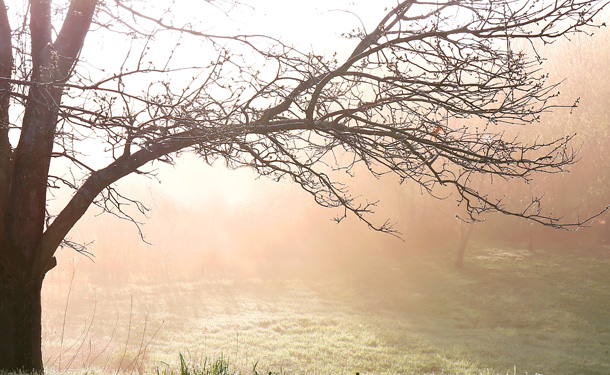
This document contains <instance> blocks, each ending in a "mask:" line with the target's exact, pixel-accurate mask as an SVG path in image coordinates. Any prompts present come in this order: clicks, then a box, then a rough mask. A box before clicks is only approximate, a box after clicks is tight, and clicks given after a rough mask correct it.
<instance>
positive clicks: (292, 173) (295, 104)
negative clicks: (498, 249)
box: [0, 0, 607, 371]
mask: <svg viewBox="0 0 610 375" xmlns="http://www.w3.org/2000/svg"><path fill="white" fill-rule="evenodd" d="M221 1H222V0H206V2H205V3H204V4H207V6H208V7H210V8H212V7H215V8H216V9H221V10H224V11H225V12H226V14H227V15H228V14H229V12H233V11H234V7H237V8H239V7H240V6H241V5H242V4H239V3H237V2H231V3H229V2H221ZM179 3H180V2H175V1H174V2H171V1H167V2H148V3H147V2H137V1H128V0H116V1H96V0H71V1H68V0H64V1H59V0H58V1H56V2H52V1H51V0H30V1H29V2H28V4H23V3H21V2H19V1H15V2H13V3H11V4H10V7H7V6H6V3H5V2H4V1H3V0H0V124H1V126H0V369H5V370H15V369H22V370H27V371H42V370H43V363H42V355H41V304H40V294H41V288H42V281H43V278H44V276H45V274H46V273H47V272H48V271H49V270H50V269H52V268H53V267H54V266H55V265H56V260H55V257H54V255H55V252H56V250H57V249H58V247H60V246H72V247H74V248H75V249H77V250H82V247H80V246H79V245H78V244H74V243H72V242H70V241H67V240H66V235H67V234H68V232H69V231H70V229H71V228H72V227H73V226H74V224H75V223H76V222H77V221H78V220H79V219H80V218H81V217H82V215H83V214H84V213H85V211H86V210H87V209H88V207H90V206H91V205H92V204H93V205H97V206H98V207H101V208H102V209H103V210H104V211H106V212H109V213H112V214H115V215H118V216H121V217H125V218H129V216H128V215H129V213H128V212H125V210H124V205H125V204H129V203H132V204H133V203H136V204H137V205H139V204H138V203H137V201H135V200H131V199H129V198H127V197H125V196H124V195H122V194H121V193H120V192H119V191H118V190H117V189H116V188H115V186H114V185H113V184H114V183H115V182H116V181H117V180H119V179H121V178H122V177H124V176H127V175H129V174H132V173H145V171H143V170H142V169H141V168H142V167H143V166H145V165H147V164H149V163H151V162H153V161H162V162H167V163H172V161H173V159H172V158H173V157H174V156H175V155H177V154H178V153H179V152H193V153H196V154H197V155H199V156H200V157H201V159H202V161H203V162H204V163H208V164H210V163H212V162H213V161H214V160H217V159H221V160H223V161H224V162H225V163H226V165H227V166H228V167H229V168H238V167H249V168H252V169H253V170H254V171H256V172H257V173H258V174H259V175H261V176H269V177H272V178H276V179H280V178H289V179H292V180H293V181H294V182H296V183H297V184H299V185H300V186H301V187H302V188H303V189H305V190H306V191H307V192H309V193H311V195H312V196H313V197H314V199H315V201H316V202H317V203H318V204H320V205H322V206H324V207H340V208H342V212H343V214H341V215H339V217H337V221H340V220H341V219H342V218H344V217H345V216H346V215H348V214H352V215H355V216H356V217H358V218H359V219H361V220H362V221H364V222H365V223H366V224H368V226H370V227H371V228H373V229H375V230H379V231H382V232H388V233H394V231H393V229H392V226H391V225H389V224H388V222H382V223H380V224H376V223H375V222H374V220H373V219H371V217H370V215H369V214H370V213H371V212H372V209H373V208H374V206H375V205H374V203H370V202H367V201H363V200H360V199H358V198H355V197H353V196H351V195H350V194H349V191H348V189H347V186H345V185H343V184H341V183H339V182H337V180H336V179H334V178H333V176H335V174H334V172H333V171H336V170H339V171H343V172H346V173H348V174H351V173H352V172H354V171H355V170H356V169H357V168H356V167H357V166H360V165H362V166H364V167H366V168H367V169H368V171H370V172H371V173H372V174H373V175H374V176H380V175H382V174H386V173H393V174H394V175H396V176H397V177H398V178H399V179H400V180H401V181H414V182H416V183H417V184H419V185H420V186H421V187H422V188H423V189H424V190H426V191H429V192H433V191H434V190H435V189H436V188H437V187H439V186H445V187H449V188H451V189H453V191H454V193H455V194H456V195H457V197H459V200H461V202H462V204H464V205H465V208H466V211H467V213H468V215H469V217H470V219H476V218H477V217H478V215H480V214H481V213H486V212H500V213H503V214H508V215H515V216H519V217H523V218H526V219H529V220H533V221H535V222H539V223H542V224H544V225H549V226H554V227H566V226H579V225H582V224H583V222H575V223H571V224H570V223H562V222H560V221H559V220H558V219H557V218H555V217H553V216H551V215H548V214H546V213H544V212H543V211H542V210H541V208H540V201H539V200H538V199H535V200H534V201H532V202H531V204H528V205H527V207H517V208H514V209H513V208H510V207H507V206H506V205H505V204H504V202H503V200H502V197H493V196H491V195H489V194H487V192H485V191H478V190H476V189H474V188H473V187H472V186H471V184H470V181H471V177H472V176H473V175H485V176H491V177H496V178H506V179H523V180H527V179H528V178H530V176H531V175H532V174H534V173H537V172H542V173H555V172H560V171H562V170H563V169H564V168H565V167H566V166H568V165H570V164H572V163H573V162H574V161H575V152H574V151H573V150H572V148H571V146H570V137H561V138H559V139H556V140H553V141H550V142H546V143H542V142H539V141H533V142H532V143H526V142H524V141H522V140H520V139H517V138H514V137H506V136H504V134H503V133H502V132H501V131H497V130H495V125H497V124H511V125H512V124H515V125H516V124H529V123H531V122H535V121H537V120H538V119H539V117H540V115H541V114H542V113H543V112H545V111H547V110H549V109H552V108H553V107H554V106H555V105H554V104H553V103H551V102H550V101H549V100H551V99H552V98H553V97H554V96H555V95H556V94H557V87H556V85H554V84H547V83H546V82H545V76H543V75H541V74H540V73H539V72H538V69H539V68H538V67H539V63H540V61H539V60H538V59H537V54H536V53H533V52H534V51H533V50H532V48H529V49H519V50H516V49H514V48H513V47H512V45H513V44H512V43H513V41H515V40H518V39H521V40H528V41H532V42H534V41H536V40H540V41H543V42H551V41H553V40H554V39H557V38H559V37H562V36H565V35H568V34H570V33H575V32H578V31H579V30H580V29H581V27H583V26H589V25H592V21H593V17H594V16H595V15H596V14H598V13H599V11H600V10H601V9H602V8H603V7H604V6H605V5H606V3H607V1H582V0H561V1H525V0H497V1H489V2H487V1H472V0H467V1H466V0H464V1H461V0H440V1H435V2H430V1H416V0H407V1H402V2H397V3H396V2H395V3H394V4H395V5H394V6H393V7H392V8H389V9H388V10H387V14H386V15H385V17H383V19H382V20H381V21H380V22H379V23H378V25H377V26H376V27H374V28H373V29H371V30H366V29H364V28H362V29H356V30H353V31H351V32H348V33H347V34H346V37H348V38H351V39H353V40H354V47H353V50H352V51H351V53H350V54H349V55H348V56H347V57H345V58H343V59H341V60H339V59H338V58H336V57H334V56H325V55H320V54H316V53H314V52H302V51H298V50H297V49H296V48H294V47H291V46H290V45H288V44H285V42H284V41H282V40H280V39H278V38H277V36H274V35H238V34H235V35H221V34H212V33H211V32H210V31H209V30H210V29H211V28H210V26H209V25H200V28H199V29H198V28H197V26H196V24H194V23H191V22H188V21H185V22H184V23H180V22H181V21H180V19H183V18H185V17H188V16H189V15H184V14H183V15H173V14H172V9H174V8H175V7H177V5H178V4H179ZM162 7H167V9H163V8H162ZM249 9H255V7H253V8H249ZM200 16H202V15H195V17H194V19H196V18H197V17H200ZM312 27H314V26H313V25H312ZM315 27H316V28H319V27H320V26H319V25H315ZM279 33H281V30H278V34H279ZM304 33H307V30H304ZM86 37H87V38H88V39H87V41H88V42H87V44H86V43H85V38H86ZM96 38H97V39H96ZM100 38H104V43H107V44H112V51H106V53H105V55H104V56H100V55H99V54H97V51H96V50H95V48H84V49H83V47H87V45H88V43H90V42H91V41H92V40H98V41H99V40H101V39H100ZM162 45H163V46H164V47H160V46H162ZM531 45H532V46H533V45H535V43H532V44H531ZM204 49H205V50H204ZM195 51H196V52H197V53H195ZM195 56H197V57H195ZM210 61H211V62H210ZM447 118H452V119H464V120H466V119H473V118H476V119H480V120H482V124H483V126H482V127H480V128H476V129H475V128H469V127H455V128H452V127H450V126H448V123H447V121H446V120H447ZM66 190H69V191H71V194H68V198H69V199H67V200H66V201H67V203H66V204H65V205H63V206H61V207H59V208H58V206H60V204H59V203H58V202H54V201H52V200H53V197H54V196H53V194H59V195H61V194H63V193H62V192H64V191H66ZM62 196H65V195H62ZM59 201H61V200H59Z"/></svg>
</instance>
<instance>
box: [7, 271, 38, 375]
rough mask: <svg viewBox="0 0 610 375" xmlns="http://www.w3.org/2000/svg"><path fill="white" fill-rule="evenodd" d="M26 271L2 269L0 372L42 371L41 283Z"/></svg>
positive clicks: (36, 276) (36, 277)
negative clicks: (0, 370)
mask: <svg viewBox="0 0 610 375" xmlns="http://www.w3.org/2000/svg"><path fill="white" fill-rule="evenodd" d="M28 271H29V270H20V269H19V268H17V267H15V268H13V270H12V272H10V274H7V272H6V271H5V270H2V275H3V277H2V278H1V279H0V337H1V340H0V354H1V355H0V369H3V370H8V371H22V370H26V371H30V372H31V371H34V372H42V371H43V363H42V351H41V317H42V311H41V304H40V294H41V289H42V280H41V279H39V276H38V275H29V276H26V275H28Z"/></svg>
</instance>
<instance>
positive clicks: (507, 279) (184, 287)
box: [43, 242, 610, 375]
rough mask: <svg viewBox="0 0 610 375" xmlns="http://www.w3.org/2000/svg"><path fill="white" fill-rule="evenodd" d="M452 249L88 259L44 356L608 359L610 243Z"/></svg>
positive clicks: (106, 366) (523, 364)
mask: <svg viewBox="0 0 610 375" xmlns="http://www.w3.org/2000/svg"><path fill="white" fill-rule="evenodd" d="M450 250H452V249H450V248H449V247H447V248H444V249H437V250H432V251H419V252H417V251H415V252H413V251H409V252H405V254H385V253H384V254H380V253H378V252H377V250H375V249H370V250H369V251H367V252H360V253H357V254H351V255H350V254H343V255H342V256H335V257H334V258H332V260H329V261H328V262H326V263H324V262H322V263H321V264H318V265H317V266H316V265H314V264H308V263H307V262H303V269H302V270H301V272H298V271H294V272H291V271H287V270H283V271H282V270H274V269H266V270H264V272H258V273H257V274H255V275H252V274H250V275H248V276H244V275H243V274H232V273H231V272H227V271H226V270H224V271H222V272H221V271H218V272H211V271H209V269H208V271H206V272H204V273H205V274H201V275H171V276H172V277H171V278H169V279H163V280H160V279H159V278H158V277H152V276H150V277H147V276H145V275H138V276H133V275H132V277H126V276H124V275H123V277H120V275H115V276H113V277H110V276H108V275H106V276H107V277H105V278H102V277H100V276H95V277H94V276H91V275H82V274H80V275H79V274H78V272H79V271H78V269H77V270H76V273H75V275H76V277H75V279H74V281H73V283H72V286H71V287H70V281H69V280H70V277H69V276H70V275H69V274H66V273H64V274H61V275H60V274H58V275H56V276H54V277H50V278H49V280H47V282H46V284H45V289H44V301H43V308H44V312H43V314H44V316H45V318H44V322H43V330H44V337H43V340H44V356H45V361H46V367H47V368H48V369H51V370H52V371H53V372H55V371H59V372H65V371H66V370H69V371H77V372H79V371H82V369H84V368H87V367H97V368H98V371H102V372H114V371H116V369H117V368H121V369H128V368H131V369H136V370H138V369H139V370H140V371H146V372H147V371H153V370H154V369H155V368H159V369H164V368H167V366H170V367H175V366H178V364H179V360H178V358H179V353H182V354H183V355H184V357H185V359H186V360H187V361H191V362H195V363H201V362H203V360H204V359H205V358H208V359H213V358H218V357H219V356H220V355H221V354H222V355H223V356H225V357H228V359H229V362H230V363H231V365H232V366H233V367H234V368H236V369H241V370H242V371H246V372H247V371H251V370H252V367H253V365H254V364H255V363H258V364H257V368H258V369H259V370H261V371H274V372H279V371H283V372H284V373H299V374H302V373H308V374H313V373H316V374H322V373H323V374H329V373H332V374H354V373H356V372H359V373H360V374H373V373H374V374H440V373H442V374H507V373H509V374H514V373H516V374H526V373H527V374H535V373H539V374H545V375H549V374H551V375H552V374H587V375H594V374H600V375H601V374H608V373H610V360H609V359H608V358H610V353H609V352H610V315H609V314H608V306H609V301H610V272H609V271H610V250H609V249H606V248H596V249H578V248H564V249H556V248H552V247H549V248H546V249H540V250H537V251H536V252H534V253H532V252H528V251H526V250H524V249H522V248H519V247H513V246H510V245H509V244H497V243H496V244H489V243H483V242H477V243H473V244H471V248H470V249H469V250H468V253H467V257H466V268H465V269H464V270H462V271H457V270H454V269H453V268H452V263H453V262H452V261H453V259H452V254H451V251H450ZM292 267H295V266H294V264H293V265H292ZM70 288H71V292H70V297H69V299H68V297H67V294H68V290H70ZM66 302H67V304H66ZM66 306H67V309H66ZM64 316H65V317H66V318H67V319H66V321H65V323H64ZM62 332H63V333H62ZM60 354H61V355H60ZM265 373H266V372H265Z"/></svg>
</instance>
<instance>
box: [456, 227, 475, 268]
mask: <svg viewBox="0 0 610 375" xmlns="http://www.w3.org/2000/svg"><path fill="white" fill-rule="evenodd" d="M473 229H474V224H466V223H464V222H462V223H461V224H460V243H459V245H458V249H457V256H456V259H455V268H457V269H462V268H464V253H465V252H466V245H467V244H468V239H469V238H470V234H471V233H472V230H473Z"/></svg>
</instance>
